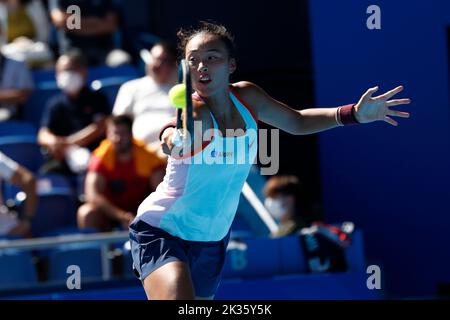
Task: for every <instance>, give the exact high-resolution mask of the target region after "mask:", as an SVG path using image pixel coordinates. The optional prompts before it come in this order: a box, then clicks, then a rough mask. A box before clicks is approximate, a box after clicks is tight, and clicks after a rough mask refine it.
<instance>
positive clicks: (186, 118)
mask: <svg viewBox="0 0 450 320" xmlns="http://www.w3.org/2000/svg"><path fill="white" fill-rule="evenodd" d="M178 83H183V84H184V85H185V86H186V105H185V106H184V108H179V109H177V130H178V132H180V135H181V139H182V140H183V141H182V142H183V145H184V146H187V145H190V143H191V142H192V135H193V133H194V120H193V116H192V110H193V108H192V83H191V72H190V69H189V66H188V64H187V63H186V60H185V59H183V60H181V61H180V65H179V67H178ZM188 140H189V141H188Z"/></svg>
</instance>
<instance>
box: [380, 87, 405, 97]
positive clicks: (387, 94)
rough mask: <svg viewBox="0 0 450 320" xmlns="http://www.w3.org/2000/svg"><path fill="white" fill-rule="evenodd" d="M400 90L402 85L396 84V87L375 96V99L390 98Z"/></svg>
mask: <svg viewBox="0 0 450 320" xmlns="http://www.w3.org/2000/svg"><path fill="white" fill-rule="evenodd" d="M402 90H403V86H398V87H396V88H394V89H392V90H390V91H388V92H386V93H384V94H382V95H380V96H378V97H376V99H385V100H387V99H390V98H392V97H393V96H394V95H396V94H397V93H399V92H400V91H402Z"/></svg>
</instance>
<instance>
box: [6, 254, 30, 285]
mask: <svg viewBox="0 0 450 320" xmlns="http://www.w3.org/2000/svg"><path fill="white" fill-rule="evenodd" d="M36 282H37V274H36V269H35V267H34V265H33V261H32V256H31V254H30V253H29V252H20V253H14V254H9V253H8V254H2V253H0V288H1V287H5V288H6V287H14V288H16V287H17V286H20V285H27V284H34V283H36Z"/></svg>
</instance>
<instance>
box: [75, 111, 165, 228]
mask: <svg viewBox="0 0 450 320" xmlns="http://www.w3.org/2000/svg"><path fill="white" fill-rule="evenodd" d="M131 128H132V120H131V118H130V117H128V116H126V115H121V116H115V117H111V118H110V119H109V121H108V125H107V139H106V140H104V141H103V142H102V143H101V145H100V147H98V148H97V149H96V150H95V151H94V154H93V157H92V159H91V162H90V165H89V171H88V174H87V177H86V184H85V194H86V200H87V201H86V203H85V204H84V205H83V206H81V207H80V208H79V209H78V227H79V228H96V229H98V230H100V231H110V230H111V229H112V227H114V226H122V227H123V228H126V229H127V228H128V225H129V224H130V223H131V221H132V220H133V219H134V217H135V215H136V212H137V208H138V206H139V204H140V203H141V202H142V200H144V199H145V197H146V196H147V195H148V194H149V193H150V192H152V191H153V190H155V189H156V187H157V185H158V184H159V183H160V182H161V181H162V178H163V176H164V168H165V165H166V162H165V161H164V160H162V159H160V158H159V157H158V156H157V155H156V154H155V153H153V152H151V151H149V150H148V149H147V148H146V147H145V145H144V144H143V143H142V142H139V141H137V140H135V139H133V135H132V129H131Z"/></svg>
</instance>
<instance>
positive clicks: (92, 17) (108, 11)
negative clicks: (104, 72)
mask: <svg viewBox="0 0 450 320" xmlns="http://www.w3.org/2000/svg"><path fill="white" fill-rule="evenodd" d="M72 5H75V6H78V7H79V8H80V11H81V28H79V29H73V30H71V29H69V28H68V25H67V20H68V18H69V17H70V14H68V13H67V8H68V7H70V6H72ZM49 7H50V16H51V20H52V22H53V25H54V26H55V27H56V28H57V29H58V31H59V34H58V42H59V51H60V53H61V54H62V53H65V52H67V51H68V50H70V49H71V48H79V49H81V50H82V51H83V53H84V54H85V55H86V57H87V60H88V63H89V65H98V64H105V61H106V59H107V56H108V54H109V53H110V52H111V51H112V50H113V49H114V48H115V45H114V34H115V33H116V32H117V31H118V28H119V16H118V12H117V8H116V7H115V5H114V1H111V0H96V1H91V0H52V1H50V4H49Z"/></svg>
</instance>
